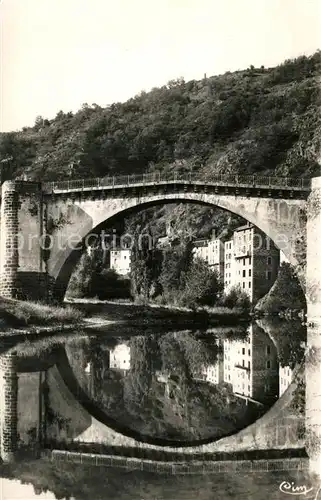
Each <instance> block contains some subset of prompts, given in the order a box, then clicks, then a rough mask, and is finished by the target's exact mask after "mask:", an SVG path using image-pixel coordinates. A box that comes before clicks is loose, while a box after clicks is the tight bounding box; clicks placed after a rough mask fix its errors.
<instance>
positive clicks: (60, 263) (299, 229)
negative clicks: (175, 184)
mask: <svg viewBox="0 0 321 500" xmlns="http://www.w3.org/2000/svg"><path fill="white" fill-rule="evenodd" d="M169 203H192V204H198V205H203V206H209V207H213V208H214V207H217V208H220V209H223V210H226V211H229V212H231V213H234V214H236V215H238V216H240V217H242V218H243V219H245V220H247V221H249V222H251V223H252V224H254V225H255V226H257V227H258V228H259V229H260V230H261V231H262V232H263V233H265V234H266V236H267V237H268V238H269V239H271V240H272V241H273V242H274V243H275V244H276V246H277V247H278V248H280V249H282V251H283V252H284V254H285V256H286V257H287V258H288V259H289V261H290V263H291V264H293V265H294V266H295V267H296V268H297V270H298V275H299V277H300V279H301V282H302V284H303V285H304V265H302V262H303V261H304V259H305V240H306V234H305V233H306V220H305V204H306V201H305V200H302V199H299V200H298V199H289V200H286V202H285V201H284V200H282V199H271V198H263V197H260V198H259V197H245V196H244V197H242V196H235V195H226V194H213V193H206V192H195V191H188V192H186V191H184V190H182V191H181V192H174V193H173V192H171V193H167V192H161V193H156V194H155V193H152V194H145V195H141V196H133V197H118V198H115V197H113V198H107V199H99V200H95V199H88V200H83V201H78V202H72V201H71V200H68V199H67V200H66V199H65V200H62V199H58V200H57V201H54V202H52V203H49V204H48V215H49V217H51V218H52V219H53V220H55V219H57V218H59V217H60V218H61V217H62V219H63V220H64V222H65V223H64V224H62V225H60V226H59V227H58V228H57V229H56V230H55V231H54V232H53V234H52V241H51V243H52V246H51V251H50V255H49V259H48V271H49V275H50V277H51V279H52V281H53V293H54V296H55V297H56V298H57V299H60V300H61V299H62V298H63V297H64V294H65V291H66V288H67V286H68V282H69V279H70V276H71V274H72V271H73V269H74V267H75V265H76V263H77V261H78V259H79V258H80V255H81V251H80V249H83V248H84V244H85V240H86V238H87V239H88V235H90V234H92V235H93V234H94V235H97V236H98V235H99V234H100V232H101V230H102V229H103V228H104V226H105V225H106V224H107V223H108V225H109V226H110V224H112V222H113V220H116V219H117V218H119V217H126V216H128V215H130V214H131V213H135V212H136V213H137V212H139V211H142V210H145V209H147V208H150V207H152V206H156V205H164V204H169ZM70 242H72V243H71V244H70Z"/></svg>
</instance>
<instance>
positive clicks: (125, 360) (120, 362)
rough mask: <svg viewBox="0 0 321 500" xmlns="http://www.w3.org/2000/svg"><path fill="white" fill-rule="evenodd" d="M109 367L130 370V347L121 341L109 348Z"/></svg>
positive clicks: (124, 370)
mask: <svg viewBox="0 0 321 500" xmlns="http://www.w3.org/2000/svg"><path fill="white" fill-rule="evenodd" d="M109 363H110V369H111V370H121V371H123V372H128V370H130V347H129V346H128V345H127V344H125V343H123V344H118V345H117V346H116V347H115V348H114V349H111V350H110V357H109Z"/></svg>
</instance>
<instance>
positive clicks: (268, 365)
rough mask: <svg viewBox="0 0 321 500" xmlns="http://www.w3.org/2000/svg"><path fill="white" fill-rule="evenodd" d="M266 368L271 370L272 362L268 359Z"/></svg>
mask: <svg viewBox="0 0 321 500" xmlns="http://www.w3.org/2000/svg"><path fill="white" fill-rule="evenodd" d="M266 367H267V368H271V361H270V360H269V359H268V360H267V362H266Z"/></svg>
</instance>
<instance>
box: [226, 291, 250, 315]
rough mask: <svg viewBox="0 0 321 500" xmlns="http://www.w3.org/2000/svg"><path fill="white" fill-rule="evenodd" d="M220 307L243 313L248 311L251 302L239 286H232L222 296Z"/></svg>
mask: <svg viewBox="0 0 321 500" xmlns="http://www.w3.org/2000/svg"><path fill="white" fill-rule="evenodd" d="M220 305H221V306H223V307H228V308H229V309H233V308H238V309H242V310H244V311H250V309H251V300H250V298H249V296H248V295H247V294H246V293H245V292H243V290H242V289H241V287H240V286H239V285H237V286H234V287H233V288H231V290H230V291H229V292H228V293H227V294H224V296H223V298H222V299H221V300H220Z"/></svg>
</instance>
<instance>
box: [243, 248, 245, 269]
mask: <svg viewBox="0 0 321 500" xmlns="http://www.w3.org/2000/svg"><path fill="white" fill-rule="evenodd" d="M243 252H245V247H243ZM243 266H245V259H243Z"/></svg>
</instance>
